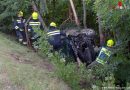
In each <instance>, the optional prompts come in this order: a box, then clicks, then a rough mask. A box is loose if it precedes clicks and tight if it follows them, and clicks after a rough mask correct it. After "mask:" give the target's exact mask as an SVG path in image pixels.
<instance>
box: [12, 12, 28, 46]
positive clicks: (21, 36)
mask: <svg viewBox="0 0 130 90" xmlns="http://www.w3.org/2000/svg"><path fill="white" fill-rule="evenodd" d="M17 17H18V18H17V19H16V20H15V21H14V25H13V27H14V29H15V31H16V36H17V39H18V40H19V42H21V43H23V44H24V45H26V44H27V41H26V34H25V29H24V27H25V19H24V18H23V12H22V11H19V12H18V15H17Z"/></svg>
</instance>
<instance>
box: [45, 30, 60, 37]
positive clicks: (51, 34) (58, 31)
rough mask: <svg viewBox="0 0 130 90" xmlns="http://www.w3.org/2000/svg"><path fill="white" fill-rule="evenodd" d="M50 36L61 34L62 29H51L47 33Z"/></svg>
mask: <svg viewBox="0 0 130 90" xmlns="http://www.w3.org/2000/svg"><path fill="white" fill-rule="evenodd" d="M47 35H48V36H54V35H60V30H55V31H50V32H48V33H47Z"/></svg>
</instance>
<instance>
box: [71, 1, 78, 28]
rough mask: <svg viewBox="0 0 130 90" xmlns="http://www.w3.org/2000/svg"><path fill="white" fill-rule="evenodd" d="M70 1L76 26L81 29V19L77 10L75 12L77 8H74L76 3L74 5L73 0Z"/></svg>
mask: <svg viewBox="0 0 130 90" xmlns="http://www.w3.org/2000/svg"><path fill="white" fill-rule="evenodd" d="M69 1H70V4H71V8H72V11H73V14H74V17H75V22H76V25H77V26H78V27H79V26H80V24H79V19H78V17H77V13H76V10H75V6H74V3H73V0H69Z"/></svg>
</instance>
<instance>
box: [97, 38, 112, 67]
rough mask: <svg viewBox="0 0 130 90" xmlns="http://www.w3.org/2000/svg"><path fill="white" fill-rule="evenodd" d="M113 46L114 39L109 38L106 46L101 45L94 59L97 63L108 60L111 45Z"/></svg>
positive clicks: (103, 62)
mask: <svg viewBox="0 0 130 90" xmlns="http://www.w3.org/2000/svg"><path fill="white" fill-rule="evenodd" d="M113 46H114V41H113V40H112V39H109V40H108V41H107V47H102V48H101V50H100V53H99V55H98V57H97V59H96V61H97V62H98V63H101V64H103V65H104V64H105V63H106V62H107V60H108V58H109V57H110V56H111V54H112V47H113Z"/></svg>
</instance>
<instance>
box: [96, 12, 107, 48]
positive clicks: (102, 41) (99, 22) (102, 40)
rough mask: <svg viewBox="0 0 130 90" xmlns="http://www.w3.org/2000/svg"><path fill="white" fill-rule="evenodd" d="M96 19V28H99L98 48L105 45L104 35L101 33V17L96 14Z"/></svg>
mask: <svg viewBox="0 0 130 90" xmlns="http://www.w3.org/2000/svg"><path fill="white" fill-rule="evenodd" d="M97 17H98V27H99V35H100V46H103V45H104V44H105V39H104V34H103V32H102V24H101V16H100V15H99V14H97Z"/></svg>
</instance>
